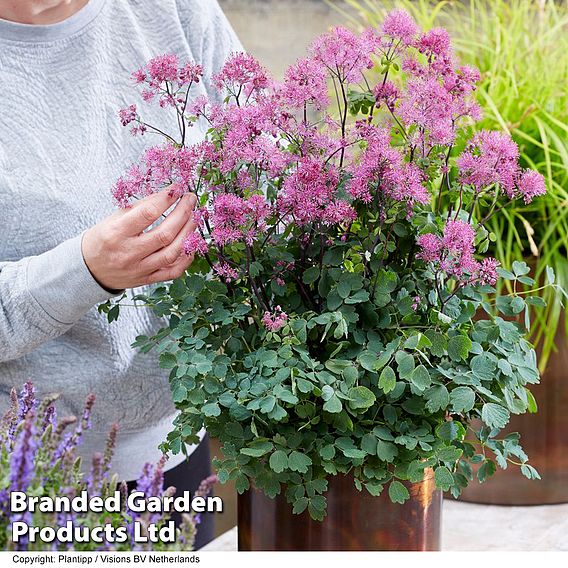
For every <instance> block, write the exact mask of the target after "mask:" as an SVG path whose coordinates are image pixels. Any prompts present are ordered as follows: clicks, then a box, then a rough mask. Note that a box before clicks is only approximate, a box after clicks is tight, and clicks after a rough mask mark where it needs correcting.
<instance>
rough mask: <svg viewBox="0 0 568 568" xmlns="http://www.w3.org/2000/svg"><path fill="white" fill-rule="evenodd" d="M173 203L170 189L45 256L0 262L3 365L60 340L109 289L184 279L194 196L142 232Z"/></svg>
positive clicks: (0, 355)
mask: <svg viewBox="0 0 568 568" xmlns="http://www.w3.org/2000/svg"><path fill="white" fill-rule="evenodd" d="M175 201H176V198H175V197H173V196H170V195H169V194H168V192H167V191H164V192H162V193H157V194H154V195H151V196H149V197H147V198H145V199H143V200H141V201H139V202H138V203H137V204H136V205H135V206H134V207H132V208H130V209H127V210H123V211H117V212H116V213H115V214H113V215H111V216H110V217H108V218H106V219H104V220H103V221H101V222H100V223H98V224H97V225H95V226H94V227H92V228H91V229H89V230H87V231H86V232H85V233H84V234H83V235H79V236H78V237H75V238H73V239H69V240H68V241H65V242H63V243H61V244H60V245H58V246H57V247H55V248H54V249H51V250H49V251H47V252H45V253H43V254H40V255H38V256H33V257H27V258H23V259H21V260H19V261H17V262H0V362H3V361H9V360H11V359H17V358H19V357H22V356H23V355H25V354H26V353H29V352H30V351H33V350H34V349H36V348H37V347H38V346H40V345H41V344H43V343H46V342H47V341H50V340H51V339H55V338H56V337H58V336H60V335H62V334H63V333H65V332H66V331H67V330H68V329H69V328H70V327H72V326H73V325H74V324H75V322H77V321H78V320H79V319H80V318H81V317H82V316H83V315H85V314H86V313H87V312H88V311H89V310H90V309H91V308H92V307H93V306H95V305H96V304H98V303H100V302H104V301H105V300H108V299H109V298H111V297H112V296H113V294H114V293H115V292H112V291H111V290H113V289H114V290H121V289H125V288H134V287H136V286H141V285H145V284H152V283H154V282H161V281H166V280H171V279H174V278H177V277H179V276H181V275H182V274H183V273H184V272H185V269H186V268H187V267H188V265H189V264H190V263H191V260H192V259H191V258H190V257H187V256H185V255H184V254H183V253H182V241H183V239H184V238H185V236H186V235H187V234H188V233H189V232H191V231H193V230H195V225H194V223H193V221H192V211H193V208H194V206H195V196H193V195H187V196H185V197H183V198H182V199H181V200H180V201H179V202H178V203H177V205H176V206H175V209H174V210H173V211H172V212H171V213H170V215H168V218H167V220H165V221H164V222H162V223H160V224H159V225H158V226H157V227H155V228H153V229H151V230H145V229H147V228H148V227H150V226H151V225H152V224H153V223H155V221H156V220H157V219H159V218H160V217H161V216H162V214H163V213H165V212H166V211H167V210H168V209H170V208H171V207H172V206H173V205H174V203H175Z"/></svg>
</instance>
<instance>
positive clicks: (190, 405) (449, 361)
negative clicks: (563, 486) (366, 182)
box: [136, 217, 539, 519]
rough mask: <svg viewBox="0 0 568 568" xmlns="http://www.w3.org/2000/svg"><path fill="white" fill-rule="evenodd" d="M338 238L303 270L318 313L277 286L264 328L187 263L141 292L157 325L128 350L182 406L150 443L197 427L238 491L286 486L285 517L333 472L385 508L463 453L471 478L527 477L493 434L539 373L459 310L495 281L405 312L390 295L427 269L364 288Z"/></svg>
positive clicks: (495, 325)
mask: <svg viewBox="0 0 568 568" xmlns="http://www.w3.org/2000/svg"><path fill="white" fill-rule="evenodd" d="M415 222H416V223H418V224H420V223H426V222H427V220H426V219H425V218H424V219H420V218H419V217H418V218H417V219H416V220H415ZM360 230H361V231H363V230H364V229H360ZM409 238H410V237H409ZM292 246H294V244H293V242H292V241H283V242H281V243H280V244H279V245H278V246H274V247H273V248H272V249H271V251H270V254H269V255H268V256H267V257H266V259H271V260H270V262H269V261H268V260H264V262H263V261H262V260H257V264H258V271H259V277H260V278H262V275H263V274H269V273H270V270H271V269H272V266H271V264H270V263H271V262H272V261H274V259H278V258H287V256H288V254H289V253H290V251H288V250H287V248H288V247H292ZM349 246H353V243H350V242H349V240H348V241H347V242H341V243H339V244H338V245H337V246H335V247H331V249H330V251H329V254H326V256H325V258H324V260H323V261H322V265H321V267H320V268H319V269H318V273H317V274H316V272H315V271H313V270H312V271H306V273H304V274H303V275H302V279H301V280H302V282H303V284H304V286H305V287H306V288H305V292H306V293H307V294H309V297H311V298H313V302H314V304H315V305H317V306H318V308H319V311H318V312H316V311H314V310H312V309H310V307H309V306H304V305H303V303H302V302H303V300H302V298H301V297H300V294H299V291H298V288H297V287H296V286H293V285H287V286H286V291H285V292H284V294H282V295H280V296H279V302H280V303H281V305H282V306H283V309H284V308H285V309H286V310H287V312H288V313H290V314H292V313H295V314H296V315H294V316H291V317H290V319H289V320H288V321H287V323H286V325H285V326H284V327H283V328H282V329H281V330H279V331H278V332H271V331H268V330H267V329H266V328H265V327H263V326H262V323H261V318H262V311H261V310H260V309H259V308H258V307H257V306H256V304H255V303H254V301H252V300H251V298H250V295H249V292H248V291H247V290H246V288H245V286H244V285H236V284H234V283H233V284H231V285H225V284H222V283H220V282H218V281H216V280H212V279H210V278H209V276H208V274H209V272H208V267H207V266H206V265H205V264H200V263H198V262H196V263H195V264H194V266H193V267H192V268H191V273H189V274H187V275H186V276H185V277H184V278H181V279H179V280H177V281H175V282H174V283H172V284H171V285H170V286H165V285H162V286H160V287H159V288H157V289H156V290H155V291H154V292H153V293H152V295H151V296H148V297H146V298H144V301H145V302H146V303H147V304H148V305H149V306H151V307H152V309H154V310H155V311H156V312H157V313H158V314H160V315H166V316H167V317H168V319H169V325H168V327H167V328H165V329H163V330H161V331H160V332H159V333H158V334H157V335H156V336H155V337H139V338H138V339H137V342H136V345H137V347H138V348H140V349H143V350H145V351H148V350H150V349H152V348H154V349H156V350H157V352H158V353H159V357H160V364H161V366H162V367H163V368H165V369H167V370H168V371H169V373H170V383H171V388H172V394H173V399H174V401H175V403H176V406H177V408H178V409H179V410H180V411H181V412H180V414H179V416H178V417H177V419H176V421H175V430H174V431H173V432H171V433H170V434H169V436H168V439H167V441H166V442H165V443H164V445H163V449H164V450H171V451H173V452H180V451H183V450H184V446H185V444H191V443H195V442H196V441H197V440H198V438H197V433H198V432H199V431H200V430H201V429H202V428H203V427H206V428H207V430H208V432H209V433H210V434H211V435H212V436H215V437H218V438H219V439H220V440H221V442H222V444H223V453H224V455H225V458H224V459H223V460H219V461H217V463H216V467H217V468H218V471H219V478H220V480H221V481H223V482H224V481H227V480H229V479H230V480H233V481H234V482H235V483H236V486H237V489H238V491H239V492H243V491H246V490H247V489H248V488H249V487H250V485H251V483H254V485H255V486H256V487H258V488H259V489H261V490H263V491H264V492H265V493H266V494H267V495H269V496H271V497H274V496H275V495H278V494H279V493H281V492H285V495H286V497H287V499H288V501H289V502H290V503H291V505H292V507H293V510H294V512H295V513H301V512H303V511H305V510H307V511H309V513H310V514H311V515H312V517H313V518H315V519H321V518H323V516H324V515H325V496H324V493H325V491H326V489H327V479H328V477H329V476H331V475H337V474H342V473H348V472H351V473H353V475H354V477H355V483H356V485H357V486H358V487H360V488H364V489H365V490H367V491H368V492H369V493H371V494H372V495H377V494H380V493H381V492H382V491H383V489H384V488H387V489H388V494H389V496H390V498H391V499H392V500H393V501H394V502H397V503H403V502H404V501H405V500H407V499H408V498H409V494H408V490H407V488H406V487H405V486H404V484H403V482H405V481H416V480H419V479H421V478H422V475H423V472H424V469H425V468H432V469H433V470H434V475H435V480H436V484H437V486H438V487H439V488H440V489H442V490H444V491H451V492H452V494H454V495H458V494H459V492H460V491H461V490H462V488H463V487H464V486H465V485H467V483H468V480H469V479H470V478H471V475H470V473H471V465H470V464H471V463H480V462H482V468H481V469H480V470H479V474H478V478H479V480H480V481H483V480H485V479H486V477H487V476H488V475H491V474H492V473H493V472H494V470H495V466H496V464H498V465H500V466H501V467H506V466H507V465H508V464H509V463H518V464H521V465H522V467H523V473H524V474H525V475H527V476H530V477H536V475H537V474H536V473H535V472H534V471H533V469H532V468H530V466H529V465H528V464H527V459H528V458H527V457H526V455H525V454H524V452H523V451H522V449H521V447H520V446H519V443H518V442H519V439H518V436H508V437H506V438H505V439H503V440H501V439H499V438H498V435H499V430H500V429H501V428H503V427H504V426H505V425H506V424H507V422H508V420H509V417H510V415H511V414H518V413H522V412H526V411H527V410H529V408H530V406H531V404H532V400H533V399H532V397H531V396H530V395H529V391H528V390H527V387H528V386H530V385H531V384H534V383H536V382H538V377H539V375H538V369H537V362H536V356H535V353H534V350H533V349H532V347H531V345H530V344H529V343H528V342H527V341H526V339H525V338H524V335H525V330H524V329H523V327H522V325H521V324H519V323H517V322H514V321H508V320H507V319H504V318H502V317H493V316H491V315H488V316H487V319H478V318H475V319H474V318H473V315H474V314H475V313H478V314H479V313H481V312H482V311H483V310H484V309H485V310H486V311H487V312H491V311H492V307H491V306H490V302H489V300H488V298H489V297H491V295H492V294H493V293H494V292H495V291H494V290H492V289H491V288H489V287H487V286H485V287H484V288H483V290H478V289H475V288H472V287H470V286H465V287H463V288H459V289H457V290H455V291H454V292H451V291H448V292H446V293H445V294H446V295H445V296H444V297H445V301H446V305H445V306H444V307H441V306H440V304H439V302H437V301H436V298H435V296H430V297H431V298H432V302H431V303H430V304H428V308H425V309H424V310H423V312H422V313H416V312H415V311H413V310H411V312H410V313H409V312H408V310H407V309H406V307H405V304H404V303H403V302H401V301H400V300H401V299H402V298H405V297H410V296H415V295H417V294H418V295H421V296H424V297H427V296H428V295H429V294H430V293H431V291H432V290H433V288H434V282H433V280H434V278H435V275H434V274H432V273H430V272H429V271H428V270H423V271H421V272H420V273H415V272H413V269H411V268H409V269H399V272H398V274H397V273H395V272H394V271H393V270H392V268H389V266H388V265H386V266H385V267H384V268H381V269H380V270H377V269H375V274H378V278H377V279H376V280H377V282H376V290H378V291H379V292H378V293H377V292H375V294H373V289H374V286H375V278H374V277H373V276H372V274H373V273H371V275H370V276H369V277H365V276H364V275H363V274H357V273H354V272H346V271H345V270H343V269H339V268H338V267H337V263H338V262H341V259H342V258H343V257H344V255H345V254H346V251H347V250H349V248H348V247H349ZM405 246H406V245H405V241H404V239H402V240H401V241H400V250H402V251H404V250H408V249H405ZM318 248H319V247H318V246H317V244H314V245H313V250H312V247H311V246H310V247H308V249H307V250H306V251H305V254H306V256H307V257H308V258H309V257H310V256H311V255H315V254H317V252H318V251H317V250H316V249H318ZM515 268H516V270H515V271H514V272H510V273H509V274H508V275H507V277H509V278H511V279H512V282H513V283H515V282H516V281H518V280H519V279H520V278H522V277H523V273H524V272H525V267H524V266H516V267H515ZM346 283H348V285H347V284H346ZM319 290H323V293H322V294H321V295H320V293H319V292H318V291H319ZM332 290H340V291H341V292H340V293H339V292H338V295H337V296H336V295H334V294H332V293H331V292H332ZM363 291H364V292H367V293H365V294H362V293H361V292H363ZM450 296H451V299H450ZM516 297H520V296H516ZM137 299H138V300H140V299H142V298H137ZM306 302H307V300H306ZM292 306H296V308H295V309H294V310H292ZM509 307H510V306H509V303H507V302H499V303H498V304H497V308H496V309H497V310H499V309H502V310H504V311H505V312H507V310H509ZM441 316H443V317H441ZM474 418H476V419H480V420H481V421H482V422H483V423H484V424H485V426H484V428H483V429H482V430H481V431H479V432H474V431H473V430H472V429H471V427H470V425H469V424H470V422H471V420H472V419H474ZM468 432H469V435H467V434H468ZM482 449H483V452H481V450H482ZM485 455H487V456H489V455H493V456H494V457H493V458H489V457H485ZM480 456H481V457H480Z"/></svg>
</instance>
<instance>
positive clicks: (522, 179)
mask: <svg viewBox="0 0 568 568" xmlns="http://www.w3.org/2000/svg"><path fill="white" fill-rule="evenodd" d="M517 190H518V193H519V195H520V196H521V197H522V198H523V200H524V202H525V203H530V202H531V201H532V200H533V199H534V198H535V197H538V196H539V195H544V194H545V193H546V183H545V181H544V177H543V175H542V174H540V173H539V172H535V171H534V170H524V171H522V172H520V174H519V176H518V178H517Z"/></svg>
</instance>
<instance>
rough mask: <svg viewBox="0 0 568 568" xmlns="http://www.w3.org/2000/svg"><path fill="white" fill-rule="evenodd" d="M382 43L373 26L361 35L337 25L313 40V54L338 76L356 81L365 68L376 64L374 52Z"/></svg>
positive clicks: (352, 81) (311, 49)
mask: <svg viewBox="0 0 568 568" xmlns="http://www.w3.org/2000/svg"><path fill="white" fill-rule="evenodd" d="M379 45H380V39H379V37H378V36H377V34H376V33H375V31H374V30H371V29H369V30H366V31H365V32H363V34H361V35H360V36H358V35H356V34H354V33H353V32H351V31H349V30H347V29H345V28H342V27H336V28H334V29H333V30H332V31H330V32H329V33H327V34H323V35H322V36H320V37H319V38H318V39H316V41H314V43H313V44H312V46H311V48H310V54H311V56H312V58H313V60H314V61H315V62H318V63H320V64H322V65H323V66H324V67H325V68H326V69H327V70H328V71H329V72H330V73H331V74H332V75H334V76H335V77H337V78H338V79H340V80H346V81H348V82H350V83H357V82H358V81H360V80H361V79H362V77H363V76H362V73H363V71H364V70H366V69H371V68H372V67H373V65H374V63H373V59H372V55H373V54H374V53H376V52H377V51H378V48H379Z"/></svg>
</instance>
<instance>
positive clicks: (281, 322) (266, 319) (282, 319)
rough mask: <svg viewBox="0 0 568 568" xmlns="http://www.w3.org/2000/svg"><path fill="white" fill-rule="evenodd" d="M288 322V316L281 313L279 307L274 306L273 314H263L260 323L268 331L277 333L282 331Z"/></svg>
mask: <svg viewBox="0 0 568 568" xmlns="http://www.w3.org/2000/svg"><path fill="white" fill-rule="evenodd" d="M287 321H288V315H287V314H286V313H285V312H283V311H282V308H281V307H280V306H276V308H275V309H274V311H273V312H268V311H267V312H264V315H263V316H262V323H263V324H264V327H266V329H268V330H269V331H278V330H280V329H282V328H283V327H284V326H285V325H286V322H287Z"/></svg>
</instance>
